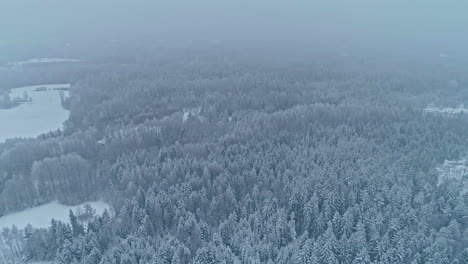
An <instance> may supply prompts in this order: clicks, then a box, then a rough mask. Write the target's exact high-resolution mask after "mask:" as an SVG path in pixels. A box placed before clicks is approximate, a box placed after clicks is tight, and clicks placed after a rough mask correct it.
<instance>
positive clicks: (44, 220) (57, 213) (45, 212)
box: [0, 201, 110, 230]
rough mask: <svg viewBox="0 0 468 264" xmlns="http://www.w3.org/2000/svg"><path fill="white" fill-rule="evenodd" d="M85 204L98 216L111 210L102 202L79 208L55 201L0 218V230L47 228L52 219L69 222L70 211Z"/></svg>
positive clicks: (90, 203)
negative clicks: (13, 227)
mask: <svg viewBox="0 0 468 264" xmlns="http://www.w3.org/2000/svg"><path fill="white" fill-rule="evenodd" d="M85 204H89V205H91V207H92V208H93V209H95V210H96V214H99V215H100V214H102V213H103V212H104V210H105V209H107V210H110V206H109V205H108V204H107V203H105V202H102V201H96V202H88V203H83V204H81V205H77V206H67V205H63V204H60V203H58V202H56V201H55V202H50V203H47V204H44V205H41V206H37V207H34V208H29V209H26V210H23V211H21V212H17V213H12V214H8V215H5V216H2V217H0V230H2V229H3V228H4V227H11V226H12V225H16V226H17V227H18V228H19V229H23V228H24V227H26V226H27V225H28V224H31V225H32V226H34V227H38V228H42V227H44V228H45V227H48V226H49V225H50V221H51V220H52V218H53V219H56V220H60V221H62V222H68V221H69V217H68V214H69V211H70V209H71V210H73V211H76V209H77V208H78V207H80V208H83V206H84V205H85Z"/></svg>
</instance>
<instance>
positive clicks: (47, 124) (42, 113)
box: [0, 84, 70, 143]
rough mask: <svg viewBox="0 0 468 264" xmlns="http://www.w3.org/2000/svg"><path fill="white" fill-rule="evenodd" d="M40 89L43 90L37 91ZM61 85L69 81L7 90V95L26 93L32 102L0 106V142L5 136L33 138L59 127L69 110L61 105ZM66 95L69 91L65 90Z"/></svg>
mask: <svg viewBox="0 0 468 264" xmlns="http://www.w3.org/2000/svg"><path fill="white" fill-rule="evenodd" d="M38 88H40V89H41V90H44V91H37V90H36V89H38ZM60 88H70V84H46V85H35V86H26V87H21V88H16V89H11V90H10V97H11V98H12V99H13V98H15V97H21V98H22V97H23V95H24V93H25V92H26V93H27V94H28V96H29V97H30V98H31V100H32V102H27V103H23V104H21V105H19V106H17V107H15V108H11V109H0V143H1V142H4V141H5V140H6V139H8V138H15V137H36V136H38V135H40V134H43V133H47V132H50V131H53V130H57V129H62V127H63V122H64V121H65V120H67V119H68V116H69V112H68V110H65V109H64V108H63V107H62V104H61V99H60V90H54V89H60ZM64 96H68V92H67V91H65V92H64Z"/></svg>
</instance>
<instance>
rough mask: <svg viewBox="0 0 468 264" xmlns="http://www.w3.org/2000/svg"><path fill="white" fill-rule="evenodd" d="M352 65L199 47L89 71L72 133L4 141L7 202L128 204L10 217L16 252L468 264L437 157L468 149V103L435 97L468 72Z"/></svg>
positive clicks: (79, 83) (13, 206) (77, 87)
mask: <svg viewBox="0 0 468 264" xmlns="http://www.w3.org/2000/svg"><path fill="white" fill-rule="evenodd" d="M353 63H355V62H353ZM347 66H349V65H348V64H346V62H343V63H342V64H339V63H337V64H333V65H329V64H320V63H315V64H314V63H310V64H298V65H282V64H281V63H278V62H276V63H275V64H269V65H266V64H260V63H257V64H254V63H248V62H247V61H244V60H242V59H236V58H224V57H211V56H200V57H196V56H195V57H193V56H192V57H183V58H174V59H172V60H168V61H166V60H161V61H139V62H133V63H130V64H128V65H127V66H126V68H125V69H123V68H119V67H114V66H109V65H107V66H103V65H101V69H102V70H101V71H98V72H95V73H87V74H83V76H82V77H80V78H77V80H76V83H75V84H74V85H73V86H72V88H71V97H70V98H69V99H67V100H68V101H67V107H68V108H69V109H70V111H71V114H70V118H69V119H68V120H67V121H66V122H65V129H64V131H56V132H51V133H49V134H46V135H41V136H40V137H38V138H37V139H15V140H9V141H7V142H6V143H4V144H2V145H0V197H1V199H0V215H1V214H7V213H9V212H13V211H16V210H20V209H23V208H26V207H29V206H34V205H39V204H42V203H45V202H47V201H51V200H54V199H59V200H60V201H61V202H64V203H68V204H74V203H80V202H83V201H86V200H92V199H97V198H101V199H105V200H106V201H108V202H109V203H111V204H112V206H113V211H112V212H106V213H104V215H102V216H94V217H92V218H91V219H90V220H89V221H85V222H84V221H80V220H79V219H80V218H79V217H77V216H76V215H75V214H74V212H71V213H70V222H69V223H61V222H57V221H52V222H51V225H50V227H49V228H47V229H35V228H33V227H28V228H26V229H25V230H22V231H21V230H17V229H5V230H4V231H3V233H2V236H1V237H2V238H1V239H0V242H1V243H4V244H5V246H2V245H1V244H0V248H2V249H3V255H5V256H10V257H9V258H8V259H14V258H15V257H16V256H20V255H23V256H25V258H26V259H28V260H55V261H56V262H57V263H60V264H62V263H63V264H65V263H67V264H69V263H89V264H130V263H141V264H143V263H340V264H353V263H376V264H377V263H379V264H384V263H411V264H413V263H414V264H416V263H417V264H422V263H434V264H435V263H437V264H440V263H460V264H461V263H467V260H468V233H467V231H466V230H467V225H468V217H467V216H468V204H467V200H466V198H467V197H466V195H464V194H463V192H462V190H461V189H462V188H463V186H459V185H453V184H450V183H443V184H438V173H437V170H436V168H437V167H438V166H439V165H440V164H442V163H443V162H444V161H445V160H454V159H460V158H463V157H464V156H465V155H466V153H467V146H468V133H466V131H468V120H467V118H468V117H466V116H464V115H459V116H453V117H450V118H446V117H443V116H431V115H423V114H422V109H423V107H425V106H426V105H427V104H428V103H432V102H433V103H437V104H441V105H456V104H458V103H460V102H464V101H466V99H468V92H467V90H466V85H468V80H467V79H462V78H461V77H460V78H459V80H458V84H459V85H456V86H454V85H451V83H450V80H452V79H453V76H451V73H450V72H444V71H438V68H437V67H436V66H434V67H433V68H432V67H431V66H429V65H428V66H427V68H425V69H424V70H412V71H409V68H410V67H407V66H406V65H403V66H402V65H398V67H395V68H392V67H390V66H388V68H387V67H384V66H381V67H380V68H376V67H374V65H366V64H363V65H360V67H354V68H351V67H347ZM90 67H91V66H90ZM408 72H409V73H411V74H409V73H408ZM435 72H437V74H430V73H435ZM452 72H453V71H452ZM465 76H468V75H465ZM452 84H453V83H452ZM460 87H465V89H461V88H460ZM91 211H92V210H91V209H88V213H89V215H90V216H91V215H93V213H92V212H91ZM88 218H89V217H88ZM0 254H1V253H0Z"/></svg>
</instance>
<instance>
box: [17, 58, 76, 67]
mask: <svg viewBox="0 0 468 264" xmlns="http://www.w3.org/2000/svg"><path fill="white" fill-rule="evenodd" d="M80 61H81V60H77V59H64V58H38V59H31V60H25V61H15V62H9V63H8V65H9V66H12V67H21V66H23V65H28V64H41V63H59V62H80Z"/></svg>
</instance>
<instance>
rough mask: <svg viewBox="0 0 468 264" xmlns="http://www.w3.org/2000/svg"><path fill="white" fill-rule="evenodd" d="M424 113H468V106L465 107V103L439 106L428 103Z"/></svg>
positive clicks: (451, 114)
mask: <svg viewBox="0 0 468 264" xmlns="http://www.w3.org/2000/svg"><path fill="white" fill-rule="evenodd" d="M423 113H426V114H433V115H443V116H449V117H450V116H455V115H458V114H468V108H465V106H464V105H463V104H461V105H459V106H458V107H456V108H454V107H437V106H436V105H433V104H431V105H428V106H427V107H426V108H424V110H423Z"/></svg>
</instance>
